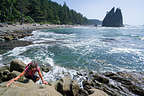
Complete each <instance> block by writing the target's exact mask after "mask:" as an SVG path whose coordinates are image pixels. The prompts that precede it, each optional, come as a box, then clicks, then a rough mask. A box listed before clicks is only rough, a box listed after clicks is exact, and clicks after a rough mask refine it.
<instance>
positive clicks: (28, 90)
mask: <svg viewBox="0 0 144 96" xmlns="http://www.w3.org/2000/svg"><path fill="white" fill-rule="evenodd" d="M6 84H7V82H4V83H1V84H0V96H62V95H61V94H60V93H59V92H57V91H56V90H55V88H54V87H53V86H49V85H38V84H35V83H33V81H30V82H29V83H20V82H15V83H13V84H12V85H11V86H10V87H6ZM41 86H43V87H41Z"/></svg>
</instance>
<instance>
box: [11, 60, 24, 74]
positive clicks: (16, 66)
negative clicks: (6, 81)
mask: <svg viewBox="0 0 144 96" xmlns="http://www.w3.org/2000/svg"><path fill="white" fill-rule="evenodd" d="M25 67H26V64H25V63H24V62H22V61H21V60H18V59H14V60H12V61H11V63H10V72H12V71H13V70H15V71H18V72H22V71H24V69H25Z"/></svg>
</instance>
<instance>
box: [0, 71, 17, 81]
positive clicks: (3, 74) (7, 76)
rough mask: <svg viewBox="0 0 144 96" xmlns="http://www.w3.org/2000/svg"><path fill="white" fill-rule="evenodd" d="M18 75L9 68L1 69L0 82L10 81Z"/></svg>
mask: <svg viewBox="0 0 144 96" xmlns="http://www.w3.org/2000/svg"><path fill="white" fill-rule="evenodd" d="M16 76H17V75H16V74H14V73H11V72H9V70H4V71H0V83H2V82H5V81H9V80H11V79H12V78H15V77H16Z"/></svg>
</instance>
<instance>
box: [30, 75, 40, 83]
mask: <svg viewBox="0 0 144 96" xmlns="http://www.w3.org/2000/svg"><path fill="white" fill-rule="evenodd" d="M39 79H40V78H39V77H38V76H36V75H34V76H33V77H32V80H33V81H34V82H36V81H38V80H39Z"/></svg>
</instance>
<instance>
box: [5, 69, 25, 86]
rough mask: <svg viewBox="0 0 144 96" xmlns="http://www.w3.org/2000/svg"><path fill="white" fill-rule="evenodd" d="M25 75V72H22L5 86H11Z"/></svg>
mask: <svg viewBox="0 0 144 96" xmlns="http://www.w3.org/2000/svg"><path fill="white" fill-rule="evenodd" d="M24 74H25V71H23V72H22V73H21V74H20V75H18V76H17V77H15V78H14V79H12V80H10V81H9V82H8V84H7V87H8V86H9V85H11V84H12V83H13V82H14V81H16V80H18V79H19V78H20V77H21V76H23V75H24Z"/></svg>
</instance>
